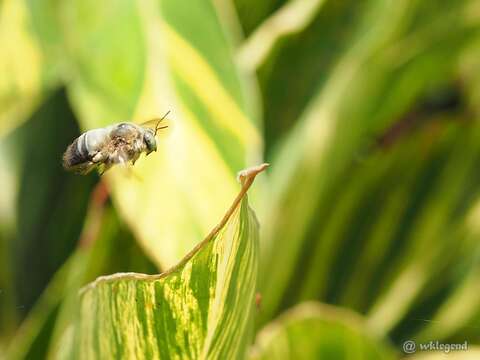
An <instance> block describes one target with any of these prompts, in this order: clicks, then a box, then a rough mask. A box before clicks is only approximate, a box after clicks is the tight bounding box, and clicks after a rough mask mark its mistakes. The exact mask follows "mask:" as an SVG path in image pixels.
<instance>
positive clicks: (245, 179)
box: [237, 163, 270, 186]
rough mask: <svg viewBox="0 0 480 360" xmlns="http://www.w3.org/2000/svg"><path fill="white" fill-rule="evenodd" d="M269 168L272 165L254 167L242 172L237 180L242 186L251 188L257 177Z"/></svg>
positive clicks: (265, 164) (264, 164)
mask: <svg viewBox="0 0 480 360" xmlns="http://www.w3.org/2000/svg"><path fill="white" fill-rule="evenodd" d="M269 166H270V164H268V163H263V164H261V165H257V166H252V167H249V168H247V169H244V170H241V171H239V172H238V174H237V180H238V181H239V182H240V184H242V186H245V185H246V186H250V184H251V183H252V182H253V180H254V179H255V177H256V176H257V175H258V174H260V173H261V172H262V171H263V170H265V169H266V168H267V167H269Z"/></svg>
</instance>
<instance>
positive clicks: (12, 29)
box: [0, 0, 45, 137]
mask: <svg viewBox="0 0 480 360" xmlns="http://www.w3.org/2000/svg"><path fill="white" fill-rule="evenodd" d="M31 27H32V20H31V17H30V14H29V12H28V8H27V6H26V4H25V2H24V1H22V0H6V1H3V2H2V3H0V73H1V74H2V76H1V77H0V137H1V136H3V135H5V134H6V133H7V132H8V131H10V130H11V129H13V128H15V126H17V125H18V124H20V123H21V122H22V121H24V120H26V119H27V118H28V115H29V114H30V113H31V112H32V111H33V109H34V108H35V106H36V105H37V104H38V102H39V100H40V96H41V92H42V89H43V84H42V76H43V74H42V73H43V71H44V66H45V62H44V58H43V54H42V51H41V48H40V46H39V44H38V42H37V40H36V39H35V36H34V34H33V32H32V29H31Z"/></svg>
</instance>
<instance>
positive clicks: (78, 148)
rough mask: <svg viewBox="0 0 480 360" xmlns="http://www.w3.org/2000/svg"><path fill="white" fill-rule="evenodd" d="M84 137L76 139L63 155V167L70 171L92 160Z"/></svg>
mask: <svg viewBox="0 0 480 360" xmlns="http://www.w3.org/2000/svg"><path fill="white" fill-rule="evenodd" d="M84 135H85V134H84ZM84 135H82V136H80V137H78V138H76V139H75V140H74V141H73V143H71V144H70V145H69V146H68V148H67V150H66V151H65V153H64V154H63V167H64V168H65V169H69V168H72V167H75V166H77V165H80V164H84V163H86V162H88V161H90V160H91V157H90V156H89V154H88V151H87V149H86V147H85V143H84Z"/></svg>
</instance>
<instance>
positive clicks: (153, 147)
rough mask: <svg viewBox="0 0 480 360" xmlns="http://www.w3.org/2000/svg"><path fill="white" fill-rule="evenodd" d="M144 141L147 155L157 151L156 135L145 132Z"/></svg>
mask: <svg viewBox="0 0 480 360" xmlns="http://www.w3.org/2000/svg"><path fill="white" fill-rule="evenodd" d="M143 141H145V145H146V146H147V155H148V154H150V153H151V152H152V151H157V140H156V139H155V134H154V133H153V132H152V131H148V130H147V131H145V134H144V135H143Z"/></svg>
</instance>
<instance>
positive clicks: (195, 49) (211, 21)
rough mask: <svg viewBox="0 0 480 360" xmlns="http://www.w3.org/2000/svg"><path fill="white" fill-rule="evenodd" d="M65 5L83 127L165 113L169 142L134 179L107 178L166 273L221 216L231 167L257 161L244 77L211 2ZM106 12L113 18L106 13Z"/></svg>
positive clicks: (142, 162)
mask: <svg viewBox="0 0 480 360" xmlns="http://www.w3.org/2000/svg"><path fill="white" fill-rule="evenodd" d="M73 4H74V5H72V6H69V7H68V9H66V10H64V11H63V12H62V14H63V17H64V18H65V21H64V23H65V24H68V26H67V27H66V28H65V33H66V34H67V35H66V38H67V40H68V44H69V49H70V52H69V53H70V56H71V58H72V63H73V64H74V65H75V66H76V67H77V68H78V70H79V71H78V73H77V77H76V78H74V79H73V81H72V83H71V85H70V86H69V94H70V98H71V100H72V103H73V105H74V108H75V109H76V110H77V112H78V114H79V117H80V121H81V124H82V127H83V128H84V129H85V130H86V129H90V128H95V127H101V126H105V125H107V124H111V123H115V122H120V121H125V120H128V119H133V120H135V121H138V122H143V121H145V120H148V119H150V118H152V117H157V116H161V115H163V114H164V113H166V111H167V110H171V113H170V116H169V118H170V119H171V122H172V124H173V126H172V127H173V131H172V132H171V135H170V136H169V137H167V138H165V139H162V140H161V143H160V144H159V147H158V152H157V153H155V154H154V155H153V156H149V157H148V158H144V157H142V158H141V159H139V161H138V162H137V163H136V165H135V167H134V168H133V171H134V173H135V176H134V177H130V178H129V177H128V176H125V173H124V172H122V171H118V169H117V170H115V169H113V170H112V171H109V172H108V173H107V176H106V177H107V179H108V181H109V182H110V183H111V187H112V192H113V197H114V201H115V203H116V204H115V205H116V207H117V208H118V209H119V211H120V214H121V215H122V216H123V218H124V219H125V221H126V222H127V223H128V224H129V226H130V227H131V229H132V230H133V232H134V234H135V235H136V236H137V238H138V239H139V241H140V243H141V244H142V246H143V248H144V249H145V250H146V252H147V253H148V254H149V255H150V256H151V257H152V259H153V260H154V261H155V263H156V264H157V265H158V266H159V267H163V268H166V267H169V266H171V265H173V264H174V263H176V262H177V261H178V260H179V259H180V258H181V257H182V255H183V254H185V253H186V252H187V251H188V250H189V249H190V248H191V247H192V246H193V245H194V244H195V243H196V242H197V241H198V239H200V238H201V236H202V234H204V233H205V232H207V231H208V230H209V229H211V228H212V227H213V225H214V224H215V221H216V219H218V218H219V217H220V216H221V214H222V213H223V209H225V207H226V206H227V205H228V202H226V199H229V198H230V197H232V196H233V195H234V194H235V191H236V190H235V189H236V185H235V171H236V169H239V168H244V167H245V166H246V164H248V163H250V162H252V161H255V162H257V159H258V157H259V148H260V146H261V139H260V137H259V133H258V130H257V128H256V125H255V124H254V123H253V120H252V118H251V117H252V116H251V110H250V107H249V106H250V105H249V104H251V103H252V101H251V99H250V95H248V94H247V93H246V92H245V91H244V88H243V85H242V84H243V81H244V76H243V75H242V74H241V73H240V72H239V71H238V69H237V68H236V66H235V64H234V61H233V56H232V49H231V47H232V46H231V44H230V42H229V38H227V37H226V36H225V35H224V33H223V28H222V27H221V24H220V22H219V20H218V18H217V15H216V12H215V9H214V8H213V6H212V4H211V3H210V1H206V0H201V1H197V2H195V3H188V4H187V3H179V2H177V1H172V0H162V1H149V2H132V1H121V2H118V1H103V2H102V3H101V4H100V5H99V4H98V2H97V1H93V0H89V1H84V0H82V1H80V0H77V1H74V2H73ZM113 8H115V12H116V13H118V14H120V16H109V11H111V9H113ZM85 14H89V15H88V16H85ZM124 33H125V34H128V36H129V38H128V40H125V38H124V37H123V36H122V35H121V34H124ZM99 34H100V35H99ZM125 42H127V43H129V44H131V45H132V46H133V48H126V47H125V46H124V43H125ZM92 47H93V48H94V51H93V52H92ZM138 178H141V179H142V180H141V181H138ZM206 199H208V206H206V203H207V202H206ZM207 209H208V211H207ZM187 224H188V226H186V225H187Z"/></svg>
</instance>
